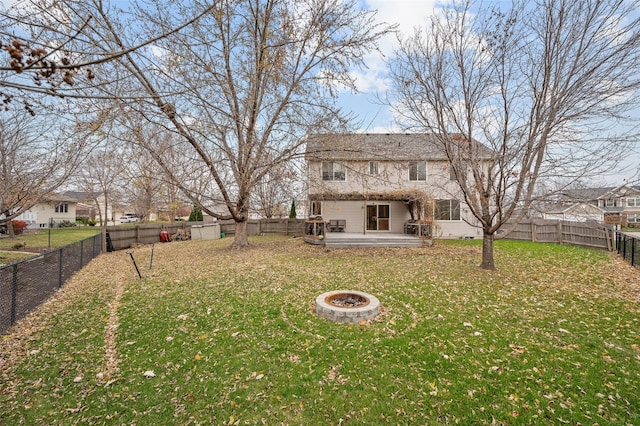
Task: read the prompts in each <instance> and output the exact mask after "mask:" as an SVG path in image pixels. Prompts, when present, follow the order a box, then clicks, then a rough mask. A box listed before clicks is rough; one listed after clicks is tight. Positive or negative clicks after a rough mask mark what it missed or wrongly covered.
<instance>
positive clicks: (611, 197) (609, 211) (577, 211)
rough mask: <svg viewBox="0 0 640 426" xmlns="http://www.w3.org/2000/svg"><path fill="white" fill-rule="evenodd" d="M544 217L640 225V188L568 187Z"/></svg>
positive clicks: (626, 186)
mask: <svg viewBox="0 0 640 426" xmlns="http://www.w3.org/2000/svg"><path fill="white" fill-rule="evenodd" d="M544 217H545V218H553V219H556V218H557V219H563V220H573V221H579V222H584V221H591V220H593V221H597V222H600V223H607V224H611V225H622V226H640V187H634V186H629V185H621V186H617V187H605V188H582V189H574V190H567V191H564V192H563V193H562V195H561V196H560V199H559V202H558V204H557V205H556V206H554V207H553V208H550V209H547V211H546V212H545V213H544Z"/></svg>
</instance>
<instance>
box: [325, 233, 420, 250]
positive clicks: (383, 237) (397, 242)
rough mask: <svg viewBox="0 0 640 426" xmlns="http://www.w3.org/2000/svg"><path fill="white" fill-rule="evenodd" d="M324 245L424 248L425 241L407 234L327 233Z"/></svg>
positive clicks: (339, 246) (334, 246)
mask: <svg viewBox="0 0 640 426" xmlns="http://www.w3.org/2000/svg"><path fill="white" fill-rule="evenodd" d="M324 245H325V247H327V248H351V247H422V245H423V241H422V239H420V238H418V237H417V236H415V235H407V234H389V233H385V232H372V233H367V234H354V233H348V232H327V233H326V234H325V236H324Z"/></svg>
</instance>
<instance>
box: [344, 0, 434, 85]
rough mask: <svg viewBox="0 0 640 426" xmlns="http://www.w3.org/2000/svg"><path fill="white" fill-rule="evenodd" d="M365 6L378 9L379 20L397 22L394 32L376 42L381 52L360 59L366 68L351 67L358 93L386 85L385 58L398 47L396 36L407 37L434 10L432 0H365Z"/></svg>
mask: <svg viewBox="0 0 640 426" xmlns="http://www.w3.org/2000/svg"><path fill="white" fill-rule="evenodd" d="M365 7H367V8H368V9H370V10H377V14H376V21H377V22H378V23H387V24H392V25H393V24H397V25H398V28H397V33H392V34H388V35H386V36H385V37H383V38H382V39H381V40H380V42H379V47H380V52H377V51H376V52H372V53H371V54H369V55H368V56H366V57H365V58H363V60H364V62H365V64H366V68H365V69H364V70H354V71H352V73H351V75H352V77H354V78H355V79H356V87H357V89H358V90H359V91H360V92H363V93H367V92H384V91H386V90H387V89H388V87H389V82H388V79H387V75H386V74H387V66H386V63H385V61H386V59H388V58H389V57H391V56H392V55H393V51H394V50H395V49H396V48H397V47H398V36H400V37H404V36H407V35H409V34H411V33H413V31H414V29H415V28H417V27H419V26H424V25H425V24H426V23H427V18H428V17H429V16H431V15H433V13H434V10H435V0H365Z"/></svg>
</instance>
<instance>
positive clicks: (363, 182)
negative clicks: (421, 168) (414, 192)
mask: <svg viewBox="0 0 640 426" xmlns="http://www.w3.org/2000/svg"><path fill="white" fill-rule="evenodd" d="M322 163H323V162H321V161H310V162H309V176H310V179H309V192H310V193H321V192H329V193H340V194H346V193H352V192H357V193H367V192H385V191H395V190H399V189H411V188H416V189H421V190H434V189H438V192H440V193H442V192H453V191H456V188H457V186H456V184H455V181H452V180H451V179H450V177H449V168H448V165H447V163H446V162H444V161H428V162H427V179H426V180H425V181H411V180H409V161H402V162H389V161H380V162H378V166H379V167H378V170H379V171H378V174H377V175H370V174H368V169H369V161H358V162H344V161H343V162H340V161H336V163H339V164H342V165H343V166H344V167H345V169H346V173H345V180H344V181H324V180H322Z"/></svg>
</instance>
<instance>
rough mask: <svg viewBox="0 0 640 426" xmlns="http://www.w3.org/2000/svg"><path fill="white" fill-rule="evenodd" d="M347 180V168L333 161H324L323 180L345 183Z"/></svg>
mask: <svg viewBox="0 0 640 426" xmlns="http://www.w3.org/2000/svg"><path fill="white" fill-rule="evenodd" d="M345 178H346V173H345V168H344V166H343V165H342V164H340V163H335V162H333V161H324V162H323V163H322V180H327V181H330V180H337V181H343V180H345Z"/></svg>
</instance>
